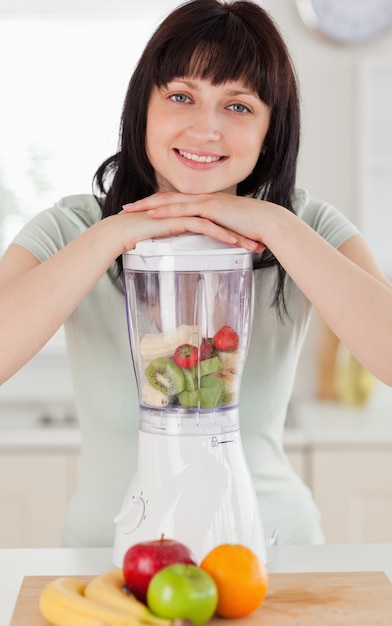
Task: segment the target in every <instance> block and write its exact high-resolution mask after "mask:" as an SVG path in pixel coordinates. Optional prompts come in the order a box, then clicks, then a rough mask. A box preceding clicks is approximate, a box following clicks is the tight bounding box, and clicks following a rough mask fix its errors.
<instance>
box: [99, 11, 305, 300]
mask: <svg viewBox="0 0 392 626" xmlns="http://www.w3.org/2000/svg"><path fill="white" fill-rule="evenodd" d="M185 76H191V77H193V78H201V79H208V80H210V81H211V82H212V83H213V84H214V85H218V84H222V83H224V82H226V81H235V80H242V81H243V82H244V83H245V85H246V86H247V87H250V88H252V89H253V90H254V91H256V92H257V93H258V95H259V97H260V98H261V100H262V101H263V102H265V103H266V104H267V105H268V107H269V108H270V111H271V115H270V125H269V129H268V132H267V136H266V138H265V142H264V143H265V150H264V151H263V152H262V153H261V154H260V157H259V159H258V162H257V164H256V166H255V168H254V170H253V171H252V172H251V174H250V175H249V176H248V177H247V178H246V179H245V180H243V181H241V182H240V183H239V184H238V186H237V193H238V195H251V196H254V197H259V198H261V199H264V200H269V201H271V202H274V203H276V204H280V205H282V206H284V207H286V208H287V209H288V210H289V211H292V212H294V208H293V194H294V186H295V176H296V164H297V156H298V148H299V132H300V112H299V98H298V88H297V81H296V76H295V72H294V69H293V66H292V62H291V58H290V55H289V53H288V50H287V47H286V44H285V43H284V41H283V38H282V36H281V35H280V33H279V30H278V28H277V26H276V25H275V23H274V21H273V19H272V18H271V16H270V15H269V14H268V13H267V12H266V11H265V10H263V9H262V8H261V7H260V6H258V5H257V4H255V3H254V2H252V1H250V0H234V1H233V2H230V1H223V0H190V1H189V2H186V3H185V4H182V5H180V6H179V7H178V8H177V9H175V10H174V11H173V12H172V13H170V14H169V15H168V16H167V17H166V18H165V19H164V20H163V22H162V23H161V25H160V26H159V27H158V28H157V30H156V31H155V33H154V34H153V35H152V37H151V39H150V40H149V42H148V43H147V45H146V47H145V49H144V52H143V53H142V56H141V57H140V59H139V62H138V64H137V66H136V69H135V71H134V73H133V75H132V78H131V80H130V82H129V86H128V90H127V93H126V97H125V102H124V107H123V111H122V116H121V126H120V139H119V150H118V152H117V153H116V154H115V155H113V156H111V157H110V158H108V159H107V160H106V161H105V162H104V163H102V165H101V166H100V167H99V169H98V170H97V172H96V174H95V176H94V190H95V191H96V196H97V199H98V201H99V202H100V204H101V207H102V217H107V216H108V215H113V214H116V213H118V212H119V211H120V210H121V208H122V206H123V205H124V204H126V203H128V202H133V201H135V200H138V199H140V198H143V197H146V196H149V195H151V194H152V193H154V192H155V191H156V190H157V183H156V177H155V173H154V170H153V168H152V166H151V163H150V161H149V159H148V156H147V153H146V146H145V136H146V124H147V109H148V103H149V98H150V95H151V92H152V90H153V88H154V87H161V86H164V85H166V84H167V83H168V82H170V81H171V80H172V79H173V78H178V77H185ZM117 265H118V269H119V273H120V274H121V273H122V263H121V258H119V259H117ZM271 265H276V266H277V269H278V280H277V285H276V291H275V297H274V304H276V305H277V306H278V308H281V307H282V306H283V308H284V279H285V271H284V270H283V268H282V267H281V265H280V264H279V263H278V261H277V260H276V259H275V257H274V256H273V255H272V253H271V252H270V251H269V250H266V251H265V252H264V253H263V254H262V255H255V258H254V267H255V269H258V268H263V267H268V266H271Z"/></svg>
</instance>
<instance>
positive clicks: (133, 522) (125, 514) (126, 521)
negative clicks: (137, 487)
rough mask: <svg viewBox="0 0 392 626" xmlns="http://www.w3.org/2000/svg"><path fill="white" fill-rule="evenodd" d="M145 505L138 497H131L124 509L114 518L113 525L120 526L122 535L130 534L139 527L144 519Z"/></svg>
mask: <svg viewBox="0 0 392 626" xmlns="http://www.w3.org/2000/svg"><path fill="white" fill-rule="evenodd" d="M145 510H146V503H145V501H144V500H143V498H141V497H140V496H132V498H131V499H130V500H129V502H128V504H127V505H126V506H125V507H124V509H123V510H122V511H121V513H119V514H118V515H117V517H115V518H114V522H115V524H120V525H121V527H122V531H123V532H124V533H131V532H133V531H134V530H136V528H137V527H138V526H139V524H140V523H141V522H142V520H143V518H144V514H145Z"/></svg>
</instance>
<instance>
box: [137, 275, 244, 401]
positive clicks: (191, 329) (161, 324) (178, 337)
mask: <svg viewBox="0 0 392 626" xmlns="http://www.w3.org/2000/svg"><path fill="white" fill-rule="evenodd" d="M135 277H136V283H137V284H136V285H135V284H134V285H133V286H132V287H133V288H130V286H129V285H128V291H129V292H130V293H131V294H132V296H130V299H129V306H130V307H131V308H132V305H131V302H132V300H133V301H134V302H135V300H137V299H138V300H139V302H138V305H137V309H138V311H139V316H138V321H137V322H138V323H137V327H138V332H137V333H135V334H134V336H133V337H131V341H133V344H134V345H133V351H134V354H137V355H138V358H137V359H136V361H137V363H136V370H137V374H138V376H137V377H138V384H139V387H140V403H141V406H142V407H144V408H152V409H154V408H155V409H164V408H170V409H178V410H182V411H186V410H187V409H190V410H193V411H194V410H195V409H198V410H201V411H203V410H211V409H220V408H225V407H226V408H227V407H233V406H236V405H238V399H239V398H238V396H239V389H240V376H241V372H242V365H243V362H244V358H245V355H244V351H245V346H246V344H247V337H246V334H247V328H243V325H244V320H246V319H248V315H247V314H245V313H244V311H243V306H241V302H240V301H239V299H238V298H240V295H241V290H242V288H244V287H245V284H246V281H247V280H249V273H245V272H244V273H242V272H238V271H235V272H230V271H226V272H224V273H223V272H212V273H211V274H208V275H206V274H198V273H194V272H184V273H181V272H176V273H171V272H167V273H165V274H162V273H159V274H158V273H151V272H150V273H147V272H144V273H140V274H138V273H133V274H132V277H131V278H130V279H131V280H134V281H135ZM172 290H175V292H176V293H177V294H179V295H180V297H179V298H176V299H175V302H176V305H175V307H174V310H173V304H172V303H173V299H172V298H170V292H171V291H172ZM212 291H214V292H215V293H214V296H215V297H213V298H212V297H211V292H212ZM134 299H135V300H134ZM231 299H234V301H233V302H232V303H231V302H230V300H231ZM140 300H142V302H141V301H140ZM240 300H241V298H240ZM168 302H171V304H170V307H169V305H168V304H167V303H168ZM208 303H210V305H209V304H208ZM211 303H214V306H213V310H209V306H211ZM242 305H243V302H242ZM168 307H169V308H168ZM140 313H141V314H140Z"/></svg>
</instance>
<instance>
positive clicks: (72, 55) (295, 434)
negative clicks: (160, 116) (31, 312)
mask: <svg viewBox="0 0 392 626" xmlns="http://www.w3.org/2000/svg"><path fill="white" fill-rule="evenodd" d="M359 1H360V0H358V2H359ZM342 2H345V0H342ZM177 4H178V2H177V1H173V0H143V2H142V3H134V2H133V1H132V0H2V2H1V6H0V64H1V98H0V252H2V251H3V250H4V249H5V247H6V246H7V244H8V243H9V241H10V240H11V238H12V236H13V235H14V234H15V233H16V232H17V231H18V230H19V228H20V227H21V225H22V224H23V223H24V222H25V221H26V220H28V219H29V217H30V216H32V215H34V214H35V213H37V212H39V211H41V210H42V209H44V208H46V207H49V206H50V205H51V204H52V203H53V202H54V201H56V200H57V199H59V198H60V197H61V196H63V195H69V194H73V193H89V192H90V191H91V178H92V175H93V173H94V172H95V170H96V168H97V166H98V165H99V164H100V163H101V162H102V161H103V160H104V159H105V158H106V157H107V156H109V155H111V154H112V153H113V152H114V151H115V150H116V144H117V132H118V122H119V117H120V113H121V108H122V102H123V98H124V95H125V90H126V87H127V83H128V80H129V77H130V75H131V73H132V70H133V67H134V64H135V62H136V60H137V58H138V56H139V54H140V52H141V50H142V48H143V47H144V45H145V43H146V41H147V39H148V37H149V35H150V34H151V32H152V30H153V29H154V28H155V26H156V25H157V24H158V23H159V22H160V21H161V19H162V17H163V16H164V15H165V14H166V13H167V12H168V11H170V10H171V9H172V8H174V7H175V6H176V5H177ZM261 4H262V5H263V6H264V7H265V8H266V9H267V10H268V11H269V12H270V13H271V15H272V16H273V17H274V18H275V20H276V21H277V23H278V24H279V26H280V28H281V31H282V32H283V35H284V37H285V39H286V41H287V43H288V46H289V49H290V51H291V54H292V57H293V60H294V64H295V66H296V69H297V73H298V77H299V81H300V85H301V98H302V111H303V136H302V147H301V154H300V166H299V175H298V185H300V186H303V187H306V188H307V189H308V190H309V191H310V193H311V194H312V195H314V196H315V197H317V198H319V199H323V200H326V201H328V202H330V203H333V204H335V205H336V206H337V207H338V208H339V209H340V210H341V211H343V212H344V213H345V214H346V215H347V216H348V217H349V218H350V219H352V220H353V221H354V222H355V223H356V224H357V225H358V226H359V227H360V229H361V230H362V232H363V233H364V234H365V236H366V237H367V239H368V241H369V242H370V245H371V246H372V248H373V251H374V253H375V255H376V257H377V258H378V259H379V261H380V263H381V265H382V267H383V269H384V271H385V272H386V273H387V275H388V276H389V277H392V246H391V245H390V238H391V233H392V115H391V111H392V27H391V28H390V29H389V30H388V29H387V30H386V31H385V32H383V33H382V34H381V35H379V36H378V37H377V38H373V39H371V40H367V41H366V42H363V43H361V44H356V45H354V44H353V45H343V44H337V43H335V42H333V41H331V40H328V39H327V38H325V37H322V36H321V35H320V34H318V33H317V32H315V31H314V30H312V29H310V28H308V27H307V26H306V25H305V23H304V22H303V20H302V19H301V16H300V13H299V11H298V7H297V4H296V2H295V0H264V2H261ZM76 279H77V278H76ZM375 306H377V303H375ZM26 315H28V311H26ZM285 446H286V449H287V453H288V455H289V457H290V460H291V462H292V463H293V465H294V467H295V469H296V470H297V471H298V473H299V474H300V475H301V476H302V477H303V478H304V480H305V481H306V482H307V484H308V485H309V486H310V487H311V489H312V490H313V493H314V497H315V499H316V501H317V503H318V505H319V506H320V508H321V511H322V515H323V523H324V529H325V533H326V538H327V541H328V542H330V543H340V542H352V543H361V542H384V541H388V542H390V541H392V389H391V388H389V387H387V386H385V385H383V384H381V383H379V382H376V381H375V380H374V379H373V378H372V377H371V376H370V374H369V373H368V372H366V371H365V370H364V369H363V368H362V367H361V366H359V364H358V363H356V361H355V359H353V358H352V356H351V355H350V354H349V353H348V352H347V351H346V350H345V348H344V347H343V346H341V345H340V344H339V342H338V341H337V340H336V338H335V337H334V336H333V335H332V333H331V332H330V331H329V329H328V328H326V327H325V326H324V325H323V324H322V323H321V321H320V320H319V319H318V318H317V317H316V316H315V318H314V320H313V322H312V325H311V328H310V332H309V337H308V340H307V342H306V346H305V350H304V353H303V356H302V358H301V362H300V368H299V372H298V376H297V380H296V386H295V391H294V396H293V401H292V403H291V406H290V414H289V417H288V422H287V428H286V433H285ZM79 448H80V434H79V430H78V421H77V415H76V412H75V408H74V404H73V395H72V384H71V379H70V375H69V371H68V365H67V356H66V352H65V345H64V338H63V334H62V331H61V330H60V331H59V332H58V333H57V334H56V336H55V337H54V338H53V340H51V341H50V342H49V344H48V345H47V346H45V348H43V350H42V351H41V352H40V353H39V354H38V355H37V356H36V357H34V358H33V359H32V360H31V361H30V362H29V363H28V364H27V365H26V366H25V367H24V368H23V369H22V370H21V371H20V372H19V373H18V374H16V375H15V376H14V377H13V378H12V379H10V380H9V381H7V382H6V383H4V384H3V385H2V386H1V387H0V512H1V514H0V547H14V546H20V547H22V546H27V547H29V546H30V547H42V546H48V547H49V546H58V545H60V532H61V530H60V529H61V524H62V519H63V516H64V511H65V509H66V506H67V503H68V500H69V497H70V496H71V494H72V490H73V488H74V485H75V482H76V480H77V475H78V463H79Z"/></svg>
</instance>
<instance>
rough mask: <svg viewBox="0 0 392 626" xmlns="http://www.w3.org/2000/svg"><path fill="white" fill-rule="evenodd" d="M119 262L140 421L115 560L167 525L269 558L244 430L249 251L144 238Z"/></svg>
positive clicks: (202, 549) (199, 551)
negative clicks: (245, 547)
mask: <svg viewBox="0 0 392 626" xmlns="http://www.w3.org/2000/svg"><path fill="white" fill-rule="evenodd" d="M123 266H124V278H125V289H126V308H127V319H128V330H129V338H130V345H131V353H132V358H133V365H134V370H135V375H136V380H137V385H138V391H139V407H140V421H139V445H138V467H137V473H136V476H135V477H134V478H133V480H132V482H131V485H130V487H129V489H128V492H127V494H126V496H125V499H124V502H123V506H122V509H121V511H120V513H119V515H118V516H117V517H116V519H115V522H116V525H117V527H116V536H115V545H114V561H115V563H116V564H118V565H119V566H120V565H121V564H122V559H123V556H124V554H125V551H126V550H127V548H128V547H130V545H132V544H134V543H137V542H139V541H145V540H147V541H148V540H153V539H157V538H159V537H160V536H161V535H162V534H164V535H165V536H166V537H167V538H173V539H177V540H179V541H182V542H183V543H185V544H187V545H188V546H189V547H190V548H191V549H192V550H193V552H194V553H195V554H196V556H198V557H199V558H200V559H201V558H203V556H205V554H207V552H208V551H209V550H210V549H212V548H213V547H214V546H215V545H218V544H219V543H225V542H226V543H227V542H230V543H242V544H244V545H248V546H249V547H251V548H252V549H253V550H254V551H256V552H257V553H258V554H259V556H260V558H262V560H263V561H265V560H266V554H265V540H264V532H263V528H262V522H261V519H260V517H259V514H258V507H257V502H256V497H255V493H254V488H253V484H252V480H251V477H250V473H249V470H248V466H247V463H246V460H245V456H244V453H243V449H242V443H241V438H240V432H239V394H240V383H241V377H242V371H243V366H244V362H245V358H246V353H247V349H248V343H249V338H250V332H251V325H252V312H253V271H252V254H251V253H250V252H248V251H246V250H243V249H239V248H235V247H234V248H233V247H229V246H227V245H225V244H222V243H220V242H218V241H216V240H213V239H210V238H209V237H206V236H202V235H193V234H189V235H181V236H178V237H171V238H161V239H156V240H148V241H143V242H139V243H138V244H137V246H136V248H135V249H134V250H131V251H129V252H128V253H126V254H124V255H123Z"/></svg>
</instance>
